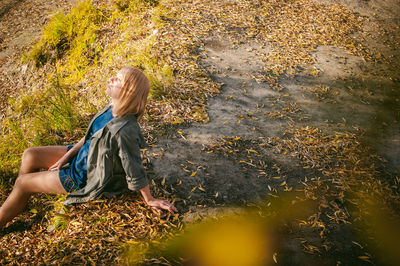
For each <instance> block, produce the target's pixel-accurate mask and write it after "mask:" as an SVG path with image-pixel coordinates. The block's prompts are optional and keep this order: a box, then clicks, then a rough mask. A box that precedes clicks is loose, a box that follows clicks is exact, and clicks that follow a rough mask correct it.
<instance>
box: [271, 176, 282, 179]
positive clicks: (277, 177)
mask: <svg viewBox="0 0 400 266" xmlns="http://www.w3.org/2000/svg"><path fill="white" fill-rule="evenodd" d="M272 178H273V179H280V178H281V177H280V176H273V177H272Z"/></svg>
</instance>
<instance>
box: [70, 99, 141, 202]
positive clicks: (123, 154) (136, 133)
mask: <svg viewBox="0 0 400 266" xmlns="http://www.w3.org/2000/svg"><path fill="white" fill-rule="evenodd" d="M107 108H108V105H107V106H106V107H105V108H104V109H103V110H102V111H101V112H99V113H98V114H97V115H96V116H95V117H94V118H93V119H92V121H91V122H90V124H89V126H88V129H87V131H86V135H85V141H86V139H87V138H88V132H89V129H90V127H91V126H92V124H93V121H94V120H95V119H96V118H97V117H98V116H100V115H101V114H103V113H104V112H105V111H106V110H107ZM144 145H145V141H144V138H143V135H142V133H141V131H140V127H139V124H138V123H137V121H136V116H135V115H133V114H128V115H125V116H124V117H121V118H119V117H114V118H113V119H112V120H111V121H110V122H108V123H107V124H106V125H105V127H104V128H102V129H100V130H99V131H97V132H96V133H95V134H93V136H92V137H91V141H90V146H89V154H88V159H87V183H86V185H85V186H84V187H83V188H81V189H78V190H76V191H73V192H71V193H70V194H68V195H67V198H66V200H65V202H64V204H74V203H83V202H87V201H89V200H94V199H96V198H98V197H100V196H101V195H103V196H106V197H111V196H116V195H119V194H121V193H122V191H124V190H125V189H126V188H128V189H130V190H140V189H142V188H144V187H145V186H147V185H148V180H147V176H146V172H145V170H144V167H143V165H142V160H141V156H140V148H143V147H144Z"/></svg>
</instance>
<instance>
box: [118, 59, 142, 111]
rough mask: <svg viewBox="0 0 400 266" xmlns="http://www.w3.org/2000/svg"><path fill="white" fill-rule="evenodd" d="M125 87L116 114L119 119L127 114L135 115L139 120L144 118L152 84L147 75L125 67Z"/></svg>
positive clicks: (123, 71) (123, 72) (122, 89)
mask: <svg viewBox="0 0 400 266" xmlns="http://www.w3.org/2000/svg"><path fill="white" fill-rule="evenodd" d="M121 74H122V76H123V79H124V80H123V86H122V88H121V94H120V97H119V100H118V104H117V105H116V106H114V112H115V114H116V115H117V116H118V117H123V116H124V115H126V114H135V115H136V117H137V118H140V117H142V116H143V113H144V111H145V108H146V103H147V96H148V95H149V90H150V83H149V80H148V79H147V77H146V75H145V74H143V72H141V71H140V70H138V69H136V68H133V67H123V68H122V69H121Z"/></svg>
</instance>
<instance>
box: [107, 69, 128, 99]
mask: <svg viewBox="0 0 400 266" xmlns="http://www.w3.org/2000/svg"><path fill="white" fill-rule="evenodd" d="M123 80H124V76H123V74H122V73H121V71H119V72H118V73H117V75H116V76H114V77H112V78H110V79H109V83H108V86H107V89H106V94H107V95H108V96H110V97H111V99H112V100H113V102H114V101H116V100H118V99H119V96H120V94H121V89H122V86H123V85H124V83H123Z"/></svg>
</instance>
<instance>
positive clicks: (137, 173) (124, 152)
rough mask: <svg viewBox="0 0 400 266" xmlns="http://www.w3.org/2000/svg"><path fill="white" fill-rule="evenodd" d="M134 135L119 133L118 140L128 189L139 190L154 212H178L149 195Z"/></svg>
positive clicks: (173, 207)
mask: <svg viewBox="0 0 400 266" xmlns="http://www.w3.org/2000/svg"><path fill="white" fill-rule="evenodd" d="M135 135H136V134H126V132H119V138H118V142H119V143H118V146H119V157H120V159H121V164H122V167H123V168H124V171H125V174H126V178H127V183H128V188H129V189H131V190H140V192H141V193H142V195H143V198H144V200H145V201H146V203H147V204H148V205H149V206H151V207H153V208H154V209H156V210H161V209H164V210H168V211H170V212H176V211H178V210H177V209H176V208H175V206H174V205H173V204H172V203H170V202H169V201H167V200H163V199H156V198H154V197H153V196H152V195H151V193H150V189H149V182H148V180H147V177H146V172H145V169H144V167H143V164H142V160H141V156H140V147H139V144H138V140H137V139H136V138H135V137H134V136H135Z"/></svg>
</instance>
